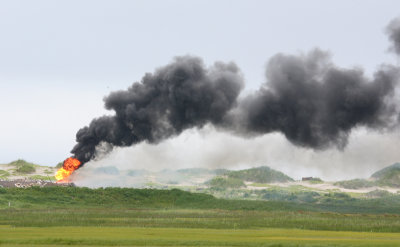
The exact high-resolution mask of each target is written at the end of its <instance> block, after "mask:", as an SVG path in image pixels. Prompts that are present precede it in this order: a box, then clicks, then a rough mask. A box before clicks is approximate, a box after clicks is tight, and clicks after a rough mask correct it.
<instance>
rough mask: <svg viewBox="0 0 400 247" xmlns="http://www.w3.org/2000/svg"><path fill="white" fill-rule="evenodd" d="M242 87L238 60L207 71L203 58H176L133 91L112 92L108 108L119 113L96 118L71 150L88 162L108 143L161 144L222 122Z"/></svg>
mask: <svg viewBox="0 0 400 247" xmlns="http://www.w3.org/2000/svg"><path fill="white" fill-rule="evenodd" d="M242 88H243V80H242V77H241V75H240V72H239V70H238V68H237V66H236V65H235V64H233V63H230V64H223V63H215V65H214V66H212V67H211V68H210V69H206V68H205V67H204V65H203V62H202V61H201V59H199V58H195V57H178V58H175V60H174V61H173V62H172V63H171V64H169V65H167V66H165V67H162V68H159V69H158V70H156V72H155V73H154V74H150V73H149V74H146V75H145V76H144V77H143V78H142V81H141V82H140V83H139V82H136V83H134V84H133V85H132V86H131V87H130V88H128V90H126V91H118V92H113V93H111V94H110V95H109V96H107V97H106V98H105V99H104V102H105V107H106V108H107V109H108V110H114V111H115V113H116V115H115V116H112V117H110V116H103V117H100V118H97V119H94V120H93V121H92V122H91V123H90V125H89V126H88V127H84V128H82V129H80V130H79V131H78V133H77V135H76V139H77V142H78V144H77V145H76V146H75V147H74V149H73V150H72V151H71V152H72V153H73V154H74V155H75V157H76V158H78V159H79V160H81V161H82V162H83V163H84V162H87V161H88V160H90V159H91V158H93V157H94V155H95V151H96V146H97V145H99V144H100V143H102V142H106V143H109V144H111V145H113V146H130V145H132V144H135V143H138V142H141V141H148V142H150V143H157V142H159V141H160V140H163V139H166V138H168V137H171V136H173V135H178V134H180V133H181V132H182V131H183V130H185V129H188V128H193V127H201V126H203V125H204V124H207V123H212V124H219V123H220V122H221V121H222V119H223V118H224V116H225V114H226V113H227V112H228V111H229V110H230V109H231V108H232V107H233V106H234V105H235V104H236V99H237V97H238V95H239V93H240V91H241V89H242Z"/></svg>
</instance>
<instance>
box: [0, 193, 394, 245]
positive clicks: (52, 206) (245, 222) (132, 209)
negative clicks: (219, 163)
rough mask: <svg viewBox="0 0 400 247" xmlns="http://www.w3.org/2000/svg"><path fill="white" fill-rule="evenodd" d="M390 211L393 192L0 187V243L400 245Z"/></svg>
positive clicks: (391, 210) (392, 208) (392, 211)
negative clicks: (307, 199)
mask: <svg viewBox="0 0 400 247" xmlns="http://www.w3.org/2000/svg"><path fill="white" fill-rule="evenodd" d="M390 202H391V203H390ZM8 203H10V207H9V206H8V205H9V204H8ZM357 211H360V212H363V213H354V212H357ZM398 212H399V207H398V204H397V198H393V200H392V199H390V200H387V201H386V202H385V201H382V200H381V201H380V202H379V201H375V200H351V201H349V200H347V201H345V200H343V201H333V202H332V203H331V204H307V203H293V202H279V201H250V200H225V199H217V198H215V197H213V196H210V195H206V194H196V193H189V192H185V191H180V190H149V189H144V190H139V189H121V188H106V189H95V190H92V189H88V188H74V187H67V188H62V187H54V188H28V189H15V188H14V189H6V188H0V246H36V247H37V246H47V247H50V246H250V247H251V246H400V234H399V232H400V214H399V213H398Z"/></svg>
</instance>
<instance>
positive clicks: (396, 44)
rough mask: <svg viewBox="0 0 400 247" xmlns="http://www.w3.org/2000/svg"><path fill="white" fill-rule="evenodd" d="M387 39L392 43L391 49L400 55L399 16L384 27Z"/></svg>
mask: <svg viewBox="0 0 400 247" xmlns="http://www.w3.org/2000/svg"><path fill="white" fill-rule="evenodd" d="M386 31H387V33H388V36H389V40H390V41H391V42H392V43H393V44H392V47H391V49H392V50H393V51H394V52H396V53H397V55H400V18H397V19H394V20H392V21H391V22H390V24H389V25H388V27H387V29H386Z"/></svg>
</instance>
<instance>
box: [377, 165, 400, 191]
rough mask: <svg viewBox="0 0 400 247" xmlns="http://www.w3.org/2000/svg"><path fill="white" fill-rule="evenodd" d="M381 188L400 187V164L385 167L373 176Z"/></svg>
mask: <svg viewBox="0 0 400 247" xmlns="http://www.w3.org/2000/svg"><path fill="white" fill-rule="evenodd" d="M371 178H372V179H374V180H375V183H376V184H377V185H379V186H390V187H400V163H395V164H393V165H391V166H388V167H385V168H383V169H381V170H379V171H377V172H375V173H374V174H372V176H371Z"/></svg>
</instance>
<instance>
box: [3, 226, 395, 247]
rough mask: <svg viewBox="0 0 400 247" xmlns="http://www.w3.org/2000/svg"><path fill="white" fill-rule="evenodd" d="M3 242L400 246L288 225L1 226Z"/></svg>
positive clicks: (385, 239) (376, 236)
mask: <svg viewBox="0 0 400 247" xmlns="http://www.w3.org/2000/svg"><path fill="white" fill-rule="evenodd" d="M0 239H1V240H0V245H1V246H71V245H73V246H74V245H75V246H243V247H253V246H254V247H256V246H257V247H258V246H398V244H399V243H400V235H399V234H395V233H365V232H362V233H360V232H332V231H309V230H288V229H258V230H243V229H242V230H226V229H223V230H217V229H184V228H121V227H112V228H111V227H105V228H99V227H78V228H75V227H48V228H34V227H33V228H32V227H24V228H11V227H1V228H0Z"/></svg>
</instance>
